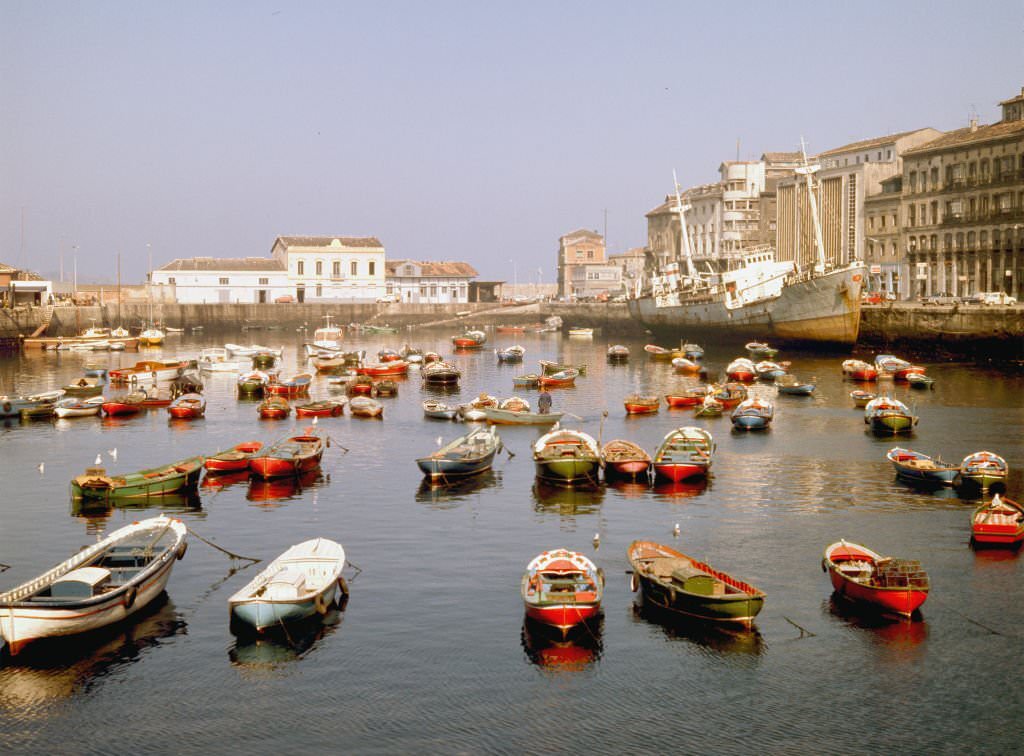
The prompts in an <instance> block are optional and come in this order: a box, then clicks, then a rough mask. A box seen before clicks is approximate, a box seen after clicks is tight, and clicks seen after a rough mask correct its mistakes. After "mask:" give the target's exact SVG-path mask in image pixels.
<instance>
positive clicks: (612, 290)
mask: <svg viewBox="0 0 1024 756" xmlns="http://www.w3.org/2000/svg"><path fill="white" fill-rule="evenodd" d="M569 284H570V294H571V296H572V298H573V299H605V298H607V297H608V296H610V295H614V294H618V293H619V292H620V291H621V290H622V268H620V267H619V266H618V265H612V264H605V265H576V266H573V269H572V280H571V281H570V282H569Z"/></svg>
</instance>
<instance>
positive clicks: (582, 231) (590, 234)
mask: <svg viewBox="0 0 1024 756" xmlns="http://www.w3.org/2000/svg"><path fill="white" fill-rule="evenodd" d="M575 236H586V237H587V238H590V239H601V238H603V237H602V236H601V234H599V233H597V231H591V230H590V229H587V228H578V229H576V230H575V231H570V232H569V233H567V234H565V235H564V236H562V237H560V238H562V239H569V238H572V237H575Z"/></svg>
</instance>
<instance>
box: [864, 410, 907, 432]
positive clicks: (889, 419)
mask: <svg viewBox="0 0 1024 756" xmlns="http://www.w3.org/2000/svg"><path fill="white" fill-rule="evenodd" d="M913 429H914V418H912V417H910V416H909V415H902V414H891V415H890V414H887V415H876V416H875V417H872V418H871V430H873V431H874V432H875V433H881V434H886V433H909V432H910V431H912V430H913Z"/></svg>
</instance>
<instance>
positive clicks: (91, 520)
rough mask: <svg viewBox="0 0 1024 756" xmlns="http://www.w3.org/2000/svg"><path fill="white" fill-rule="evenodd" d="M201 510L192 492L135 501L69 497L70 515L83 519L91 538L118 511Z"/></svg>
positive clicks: (201, 504)
mask: <svg viewBox="0 0 1024 756" xmlns="http://www.w3.org/2000/svg"><path fill="white" fill-rule="evenodd" d="M202 508H203V502H202V500H201V499H200V498H199V494H198V493H197V492H195V491H187V492H176V493H165V494H160V495H159V496H146V497H142V498H137V499H110V500H106V499H76V498H74V497H72V498H71V516H72V517H78V518H81V519H83V520H85V522H86V528H85V530H86V532H87V533H89V534H92V535H95V534H97V533H102V532H103V531H104V530H105V529H106V525H107V522H108V521H109V520H110V518H111V516H112V515H113V514H114V512H115V511H117V510H122V511H125V512H142V511H145V510H153V509H159V510H160V512H162V513H167V514H174V513H179V514H180V513H183V512H187V513H189V514H197V513H199V512H201V511H202Z"/></svg>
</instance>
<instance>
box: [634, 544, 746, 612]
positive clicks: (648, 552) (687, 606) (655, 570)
mask: <svg viewBox="0 0 1024 756" xmlns="http://www.w3.org/2000/svg"><path fill="white" fill-rule="evenodd" d="M626 556H627V557H628V558H629V564H630V566H631V567H632V568H633V574H632V576H631V578H630V587H631V588H632V589H633V590H634V591H637V590H639V591H640V592H641V595H642V596H643V600H644V601H646V602H648V603H649V604H651V605H652V606H655V607H658V608H660V609H663V610H665V611H668V612H671V613H673V614H678V615H681V616H682V617H686V618H692V619H697V620H702V621H706V622H715V623H722V624H726V625H741V626H743V627H747V628H749V627H751V626H752V625H753V624H754V618H755V617H757V615H758V614H759V613H760V611H761V609H763V608H764V601H765V594H764V592H763V591H761V590H759V589H757V588H755V587H754V586H752V585H750V584H749V583H745V582H744V581H742V580H738V579H736V578H734V577H732V576H731V575H728V574H726V573H724V572H722V571H720V570H716V569H715V568H714V567H712V566H711V565H709V564H706V563H704V562H700V561H698V560H696V559H693V558H692V557H689V556H687V555H686V554H684V553H682V552H681V551H676V550H675V549H673V548H671V547H670V546H664V545H662V544H660V543H655V542H654V541H633V542H632V543H631V544H629V548H628V549H627V550H626Z"/></svg>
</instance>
